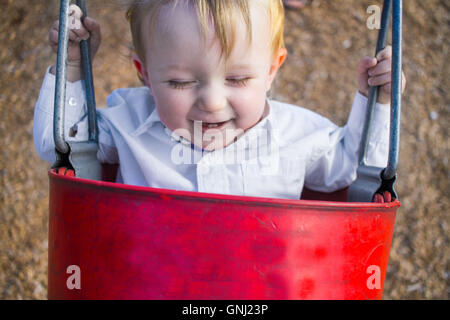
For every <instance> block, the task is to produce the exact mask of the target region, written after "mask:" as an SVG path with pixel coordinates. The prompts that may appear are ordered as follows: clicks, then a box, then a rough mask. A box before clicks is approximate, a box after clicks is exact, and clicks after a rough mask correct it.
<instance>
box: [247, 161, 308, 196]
mask: <svg viewBox="0 0 450 320" xmlns="http://www.w3.org/2000/svg"><path fill="white" fill-rule="evenodd" d="M241 165H242V171H243V175H244V194H245V195H246V196H253V197H266V198H281V199H300V195H301V192H302V189H303V184H304V180H305V161H304V159H298V158H297V159H291V158H283V157H281V158H279V160H278V161H277V162H266V163H265V164H264V162H263V163H261V162H258V163H252V162H244V163H242V164H241Z"/></svg>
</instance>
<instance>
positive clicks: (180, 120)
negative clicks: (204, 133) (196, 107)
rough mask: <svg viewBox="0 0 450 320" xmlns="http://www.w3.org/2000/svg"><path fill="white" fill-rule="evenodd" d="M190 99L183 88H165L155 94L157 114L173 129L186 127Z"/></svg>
mask: <svg viewBox="0 0 450 320" xmlns="http://www.w3.org/2000/svg"><path fill="white" fill-rule="evenodd" d="M190 100H191V99H190V98H189V94H187V93H186V91H183V90H174V89H166V90H162V91H159V92H158V93H157V94H156V95H155V102H156V105H157V108H158V114H159V116H160V118H161V120H162V121H163V123H164V124H165V125H166V126H167V127H168V128H169V129H171V130H175V129H179V128H185V127H186V116H187V114H188V112H189V109H190Z"/></svg>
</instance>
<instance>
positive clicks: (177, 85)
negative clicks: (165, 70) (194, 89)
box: [167, 80, 196, 89]
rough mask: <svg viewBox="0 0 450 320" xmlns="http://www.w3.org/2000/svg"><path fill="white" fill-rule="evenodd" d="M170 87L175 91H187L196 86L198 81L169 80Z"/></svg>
mask: <svg viewBox="0 0 450 320" xmlns="http://www.w3.org/2000/svg"><path fill="white" fill-rule="evenodd" d="M167 83H168V84H169V86H170V87H172V88H174V89H186V88H189V87H190V86H193V85H195V84H196V81H179V80H169V81H167Z"/></svg>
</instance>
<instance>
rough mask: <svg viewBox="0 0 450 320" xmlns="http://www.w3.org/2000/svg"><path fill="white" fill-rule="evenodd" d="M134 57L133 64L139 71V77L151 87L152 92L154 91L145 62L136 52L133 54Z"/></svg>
mask: <svg viewBox="0 0 450 320" xmlns="http://www.w3.org/2000/svg"><path fill="white" fill-rule="evenodd" d="M132 59H133V64H134V66H135V67H136V70H137V72H138V75H139V79H140V80H141V81H142V82H143V83H144V84H145V85H146V86H147V87H148V88H149V89H150V92H152V87H151V84H150V79H149V76H148V72H147V68H146V67H145V65H144V63H143V62H142V61H141V59H140V58H139V56H138V55H137V54H136V53H134V54H133V57H132Z"/></svg>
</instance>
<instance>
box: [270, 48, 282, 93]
mask: <svg viewBox="0 0 450 320" xmlns="http://www.w3.org/2000/svg"><path fill="white" fill-rule="evenodd" d="M286 56H287V50H286V49H285V48H281V49H279V50H278V53H277V54H276V55H275V57H274V59H273V61H272V64H271V65H270V71H269V78H268V79H267V87H266V90H267V91H269V90H270V87H271V86H272V82H273V80H274V79H275V76H276V75H277V72H278V70H279V69H280V68H281V66H282V65H283V63H284V61H285V60H286Z"/></svg>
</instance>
